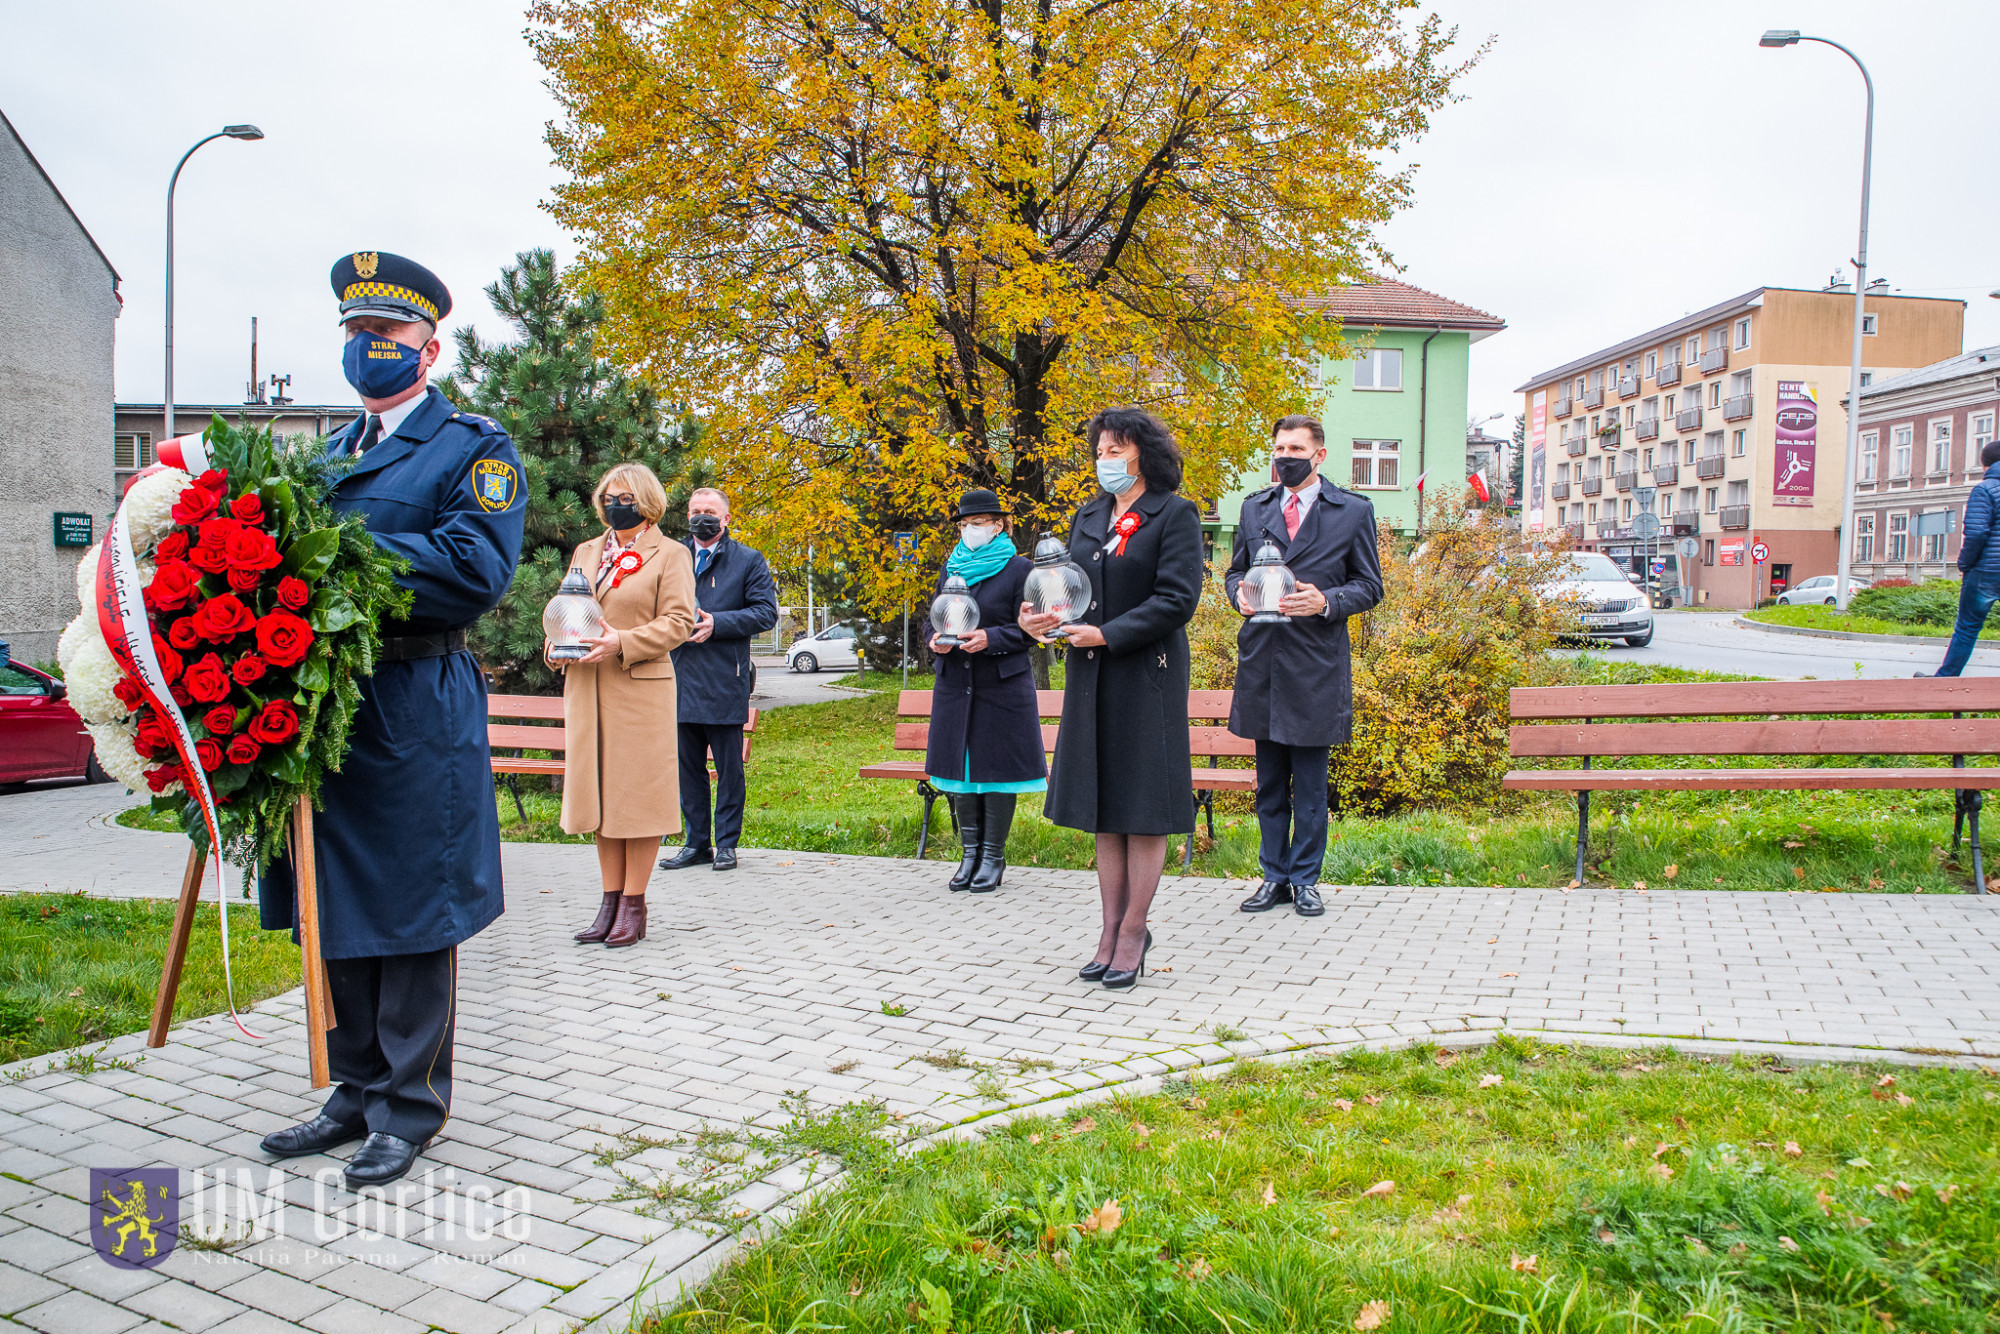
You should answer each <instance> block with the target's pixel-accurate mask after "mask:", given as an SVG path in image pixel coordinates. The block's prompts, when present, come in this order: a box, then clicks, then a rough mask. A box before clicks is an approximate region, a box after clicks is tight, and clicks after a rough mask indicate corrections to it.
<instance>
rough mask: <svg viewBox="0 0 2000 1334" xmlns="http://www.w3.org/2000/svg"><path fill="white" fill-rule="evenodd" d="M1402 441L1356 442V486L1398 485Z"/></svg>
mask: <svg viewBox="0 0 2000 1334" xmlns="http://www.w3.org/2000/svg"><path fill="white" fill-rule="evenodd" d="M1402 450H1403V442H1402V441H1400V440H1356V441H1355V442H1354V485H1356V486H1383V487H1390V486H1395V485H1397V481H1396V465H1397V463H1398V462H1399V461H1400V460H1401V458H1402Z"/></svg>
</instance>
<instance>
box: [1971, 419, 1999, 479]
mask: <svg viewBox="0 0 2000 1334" xmlns="http://www.w3.org/2000/svg"><path fill="white" fill-rule="evenodd" d="M1968 425H1969V426H1970V427H1971V428H1972V429H1971V432H1970V434H1971V437H1972V438H1971V439H1970V440H1968V441H1966V443H1965V470H1966V471H1967V472H1978V471H1983V469H1982V468H1981V466H1980V463H1979V456H1980V455H1981V454H1982V453H1984V452H1985V450H1986V447H1987V446H1988V445H1990V444H1992V443H1993V414H1992V413H1990V412H1975V413H1973V414H1972V417H1971V419H1970V421H1969V422H1968Z"/></svg>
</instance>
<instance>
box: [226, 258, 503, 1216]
mask: <svg viewBox="0 0 2000 1334" xmlns="http://www.w3.org/2000/svg"><path fill="white" fill-rule="evenodd" d="M333 290H334V293H335V294H336V295H337V296H338V297H339V298H340V318H341V321H342V323H343V324H344V325H345V327H346V330H347V344H346V350H345V354H344V356H343V364H344V367H345V370H346V372H347V378H348V382H349V383H350V384H352V385H353V386H354V387H355V389H356V390H357V391H358V392H359V393H360V395H361V403H362V406H363V407H364V408H365V409H366V414H365V415H364V416H362V417H359V418H357V419H356V420H355V421H354V422H353V423H351V424H350V425H349V426H348V427H346V428H345V429H343V430H341V431H340V432H338V433H337V434H335V435H334V436H333V437H332V438H331V439H330V440H329V441H328V442H327V452H328V454H329V455H331V456H335V457H338V458H343V459H344V458H352V459H353V460H354V464H353V467H352V470H351V471H349V472H348V473H347V474H346V476H345V477H343V478H342V479H341V481H340V482H339V484H338V485H337V486H336V487H335V488H334V493H333V495H334V505H335V507H336V508H337V509H341V510H345V511H353V512H358V513H360V514H361V515H362V516H363V517H364V518H365V519H366V521H367V524H368V531H369V532H370V533H371V534H372V535H373V536H374V538H375V541H376V544H377V545H379V546H380V547H382V548H383V549H384V550H385V551H389V552H393V553H394V554H396V555H398V556H401V557H403V558H404V559H405V560H407V561H408V562H409V564H410V568H409V571H408V572H407V573H406V574H404V575H402V576H401V582H402V584H403V586H404V587H406V588H408V589H410V590H411V592H412V593H413V594H414V595H415V600H414V603H413V605H412V607H411V610H410V615H409V619H408V620H405V621H397V622H392V623H387V624H384V625H383V626H382V635H383V644H382V654H381V657H380V659H379V661H378V664H377V666H376V670H375V675H374V676H372V677H370V678H369V679H368V680H367V681H366V682H365V683H363V685H362V699H361V707H360V709H359V710H358V711H357V712H356V714H355V717H354V727H353V731H352V733H351V737H350V749H349V751H348V754H347V758H346V760H345V761H344V762H343V764H342V765H341V768H340V771H339V772H338V773H333V774H328V775H327V777H326V782H325V784H324V786H323V787H322V788H321V797H322V799H323V800H324V802H325V810H324V811H323V812H322V813H321V814H320V816H319V817H318V819H317V820H316V821H315V824H314V833H315V839H314V846H315V849H316V851H317V857H318V873H319V887H320V917H319V920H320V942H321V952H322V954H323V955H324V956H325V958H326V972H327V982H328V988H329V991H330V993H331V997H332V1001H333V1018H334V1025H335V1026H334V1027H333V1028H332V1029H331V1030H330V1031H329V1032H328V1033H327V1058H328V1063H329V1065H330V1067H331V1073H332V1076H333V1079H334V1090H333V1096H332V1097H330V1098H328V1099H327V1103H326V1107H325V1109H324V1110H323V1111H321V1113H320V1114H319V1115H318V1116H317V1117H315V1118H314V1119H313V1120H311V1121H307V1122H305V1123H304V1124H302V1125H297V1126H293V1127H291V1128H290V1129H287V1130H281V1131H278V1132H277V1133H275V1134H272V1135H269V1136H267V1137H266V1138H265V1140H264V1150H265V1152H267V1153H272V1154H276V1155H278V1156H280V1157H287V1158H289V1157H297V1156H300V1155H304V1154H312V1153H319V1152H323V1151H325V1150H326V1149H329V1148H332V1147H333V1146H335V1145H337V1144H341V1143H345V1142H346V1141H348V1140H354V1139H362V1137H363V1136H366V1139H365V1141H364V1142H363V1144H362V1145H361V1147H360V1148H359V1149H357V1150H356V1151H355V1153H354V1156H353V1158H352V1159H350V1160H349V1162H348V1164H347V1180H348V1184H349V1185H351V1186H354V1187H356V1188H359V1187H361V1186H369V1185H380V1184H383V1183H385V1182H389V1181H394V1180H396V1179H397V1178H398V1177H401V1176H402V1175H403V1174H404V1173H405V1172H407V1171H409V1169H410V1165H411V1163H412V1162H414V1161H415V1159H416V1156H417V1154H418V1153H419V1152H420V1151H421V1150H422V1148H423V1146H424V1145H425V1144H426V1143H427V1142H428V1141H429V1140H430V1139H431V1137H432V1136H433V1135H435V1134H436V1133H437V1132H438V1129H439V1128H440V1127H441V1126H443V1125H444V1122H445V1118H446V1116H447V1115H448V1114H449V1112H450V1108H451V1074H452V1071H451V1063H452V1029H453V1022H454V1018H455V1012H456V1008H457V986H458V976H457V972H458V945H459V943H460V942H461V941H464V940H466V939H468V938H470V937H471V936H473V935H474V934H476V933H477V932H478V931H479V930H480V929H481V928H483V927H485V926H486V924H487V923H489V922H491V921H492V920H493V919H494V918H496V917H498V916H499V915H500V912H501V894H500V822H499V817H498V814H497V812H496V811H495V809H494V803H493V775H492V771H491V768H490V760H489V756H488V751H487V745H486V684H485V679H484V677H483V676H482V674H481V672H480V669H479V664H478V662H477V661H475V660H474V658H473V656H472V654H470V653H469V652H467V651H466V648H465V631H466V627H467V626H469V625H471V624H472V623H473V622H474V621H476V620H478V619H479V617H480V616H482V615H483V614H485V613H486V612H488V611H490V610H492V609H493V607H495V606H496V605H498V603H499V601H500V599H501V597H502V596H503V595H504V594H505V593H506V591H507V586H508V584H509V583H510V582H511V581H512V579H513V577H514V566H515V563H516V562H517V561H518V560H519V559H520V554H521V528H522V521H523V519H524V517H525V515H526V509H527V500H526V497H525V496H524V495H523V488H522V485H521V460H520V456H519V455H517V454H516V453H515V452H514V443H513V441H512V440H510V439H508V437H507V433H506V432H505V431H503V430H501V429H500V427H499V425H498V424H497V423H495V422H492V421H490V420H488V419H487V418H484V417H478V416H474V415H473V414H471V413H466V412H460V411H458V410H456V409H454V408H453V407H452V405H451V403H450V401H449V400H448V399H446V398H445V396H444V395H443V394H441V393H439V392H438V391H437V390H436V389H432V388H430V387H429V386H428V384H427V383H426V381H427V377H428V375H429V372H430V368H431V367H432V366H433V365H435V364H436V362H437V358H438V355H439V353H440V350H441V349H440V345H439V343H438V339H437V326H438V322H439V321H440V320H442V319H443V318H444V317H445V316H446V315H447V314H449V313H450V311H451V295H450V293H448V292H447V291H446V290H445V286H444V284H443V283H441V282H439V281H438V279H437V276H436V275H435V274H433V273H431V272H430V271H429V270H428V269H426V268H424V267H423V266H422V265H420V264H416V263H413V262H412V261H410V260H407V259H404V258H402V257H400V256H397V255H390V254H385V253H380V252H361V253H358V254H353V255H349V256H347V257H346V258H344V259H342V260H341V261H340V262H339V263H337V264H335V265H334V266H333ZM261 899H262V902H261V907H262V918H263V925H264V926H265V927H266V928H269V929H272V930H283V929H287V928H293V927H295V925H296V922H297V905H296V902H295V890H294V883H293V878H292V868H291V867H290V865H289V864H287V863H286V862H284V861H282V860H280V861H278V862H276V863H274V864H273V865H272V867H271V870H270V873H269V874H268V875H267V876H266V877H265V880H264V882H263V885H262V894H261Z"/></svg>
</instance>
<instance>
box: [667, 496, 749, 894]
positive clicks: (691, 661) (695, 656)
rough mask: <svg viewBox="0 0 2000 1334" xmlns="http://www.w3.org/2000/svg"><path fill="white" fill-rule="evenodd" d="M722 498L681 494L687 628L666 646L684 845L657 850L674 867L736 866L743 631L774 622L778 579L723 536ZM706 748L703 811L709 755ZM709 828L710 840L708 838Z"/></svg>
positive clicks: (744, 691) (745, 714) (745, 672)
mask: <svg viewBox="0 0 2000 1334" xmlns="http://www.w3.org/2000/svg"><path fill="white" fill-rule="evenodd" d="M728 527H729V498H728V497H727V496H725V495H723V494H722V493H721V492H720V491H717V490H715V489H713V488H711V487H703V488H702V489H701V490H699V491H696V492H695V493H694V494H693V495H692V496H690V497H688V532H689V534H690V536H689V538H688V542H687V546H688V550H689V551H690V552H692V553H693V554H694V601H695V606H696V607H697V608H698V609H699V610H700V612H701V616H700V619H699V620H697V621H696V622H695V627H694V633H693V634H692V635H689V636H688V640H687V642H686V643H685V644H682V645H681V646H680V647H679V648H677V649H675V650H674V651H673V660H674V678H675V686H676V688H677V690H678V692H679V693H678V696H677V699H678V703H679V708H680V714H679V723H680V766H681V823H682V827H683V828H684V829H685V830H686V838H687V846H686V847H683V848H682V849H681V850H680V851H679V852H677V853H675V854H674V855H673V856H671V857H664V858H662V859H661V860H660V869H661V870H664V871H678V870H681V869H683V868H685V867H689V866H699V865H702V864H703V863H707V862H712V863H713V864H714V866H715V869H716V870H718V871H731V870H734V869H735V868H736V840H737V838H738V837H740V836H741V835H742V833H743V725H744V724H745V723H747V722H749V721H750V679H751V668H750V637H751V636H752V635H755V634H759V633H761V632H763V631H765V630H768V629H770V628H771V627H772V626H774V625H776V624H777V623H778V586H777V585H776V584H775V583H773V582H772V580H771V569H770V567H769V566H768V565H766V564H765V563H764V556H763V553H761V552H759V551H756V550H753V549H752V548H750V547H746V546H744V545H743V544H742V543H740V542H736V541H734V540H732V539H731V538H730V537H729V536H728V535H727V531H726V530H727V529H728ZM710 755H713V756H715V818H714V822H713V825H711V823H710V820H709V809H708V800H709V797H708V757H709V756H710ZM711 830H712V837H713V842H712V843H711V841H710V840H711Z"/></svg>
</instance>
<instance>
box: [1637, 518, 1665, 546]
mask: <svg viewBox="0 0 2000 1334" xmlns="http://www.w3.org/2000/svg"><path fill="white" fill-rule="evenodd" d="M1632 532H1633V534H1634V535H1635V536H1637V537H1638V539H1639V540H1640V541H1641V542H1648V541H1651V540H1652V539H1653V538H1655V537H1658V536H1659V535H1660V518H1659V516H1658V515H1656V514H1641V515H1638V516H1637V517H1636V518H1634V519H1633V520H1632Z"/></svg>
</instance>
